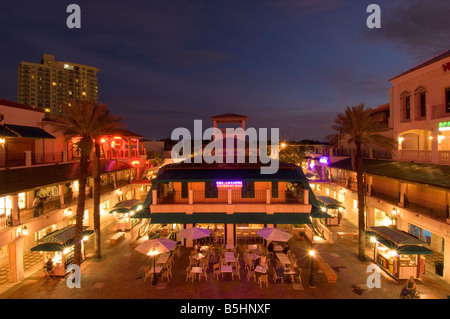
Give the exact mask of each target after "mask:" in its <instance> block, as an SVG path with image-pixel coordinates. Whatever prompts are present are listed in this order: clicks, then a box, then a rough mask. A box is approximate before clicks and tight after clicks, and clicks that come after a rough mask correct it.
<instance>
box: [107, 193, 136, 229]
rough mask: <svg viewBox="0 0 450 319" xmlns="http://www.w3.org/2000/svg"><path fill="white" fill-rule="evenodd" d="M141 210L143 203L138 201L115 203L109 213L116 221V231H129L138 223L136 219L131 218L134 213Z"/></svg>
mask: <svg viewBox="0 0 450 319" xmlns="http://www.w3.org/2000/svg"><path fill="white" fill-rule="evenodd" d="M142 208H143V202H142V201H140V200H138V199H130V200H126V201H123V202H120V203H117V204H116V205H115V206H114V207H113V208H112V209H111V210H110V213H111V214H113V215H114V217H115V219H116V226H117V230H120V231H126V230H130V229H131V228H133V227H134V226H136V224H137V223H138V222H139V220H138V219H136V218H131V217H132V216H133V215H134V214H135V213H137V212H138V211H140V210H141V209H142Z"/></svg>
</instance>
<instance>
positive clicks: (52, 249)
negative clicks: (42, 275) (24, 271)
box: [31, 225, 93, 277]
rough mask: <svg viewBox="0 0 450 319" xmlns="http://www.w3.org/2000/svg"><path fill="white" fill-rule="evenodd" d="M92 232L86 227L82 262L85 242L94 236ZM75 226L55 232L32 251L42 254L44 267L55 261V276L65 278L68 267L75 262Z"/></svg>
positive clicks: (82, 247) (39, 241)
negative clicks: (50, 261)
mask: <svg viewBox="0 0 450 319" xmlns="http://www.w3.org/2000/svg"><path fill="white" fill-rule="evenodd" d="M92 233H93V231H92V230H87V227H86V226H85V227H84V230H83V240H82V243H81V254H82V260H84V255H85V254H84V242H85V241H86V240H87V239H88V237H89V236H90V235H92ZM74 236H75V226H74V225H69V226H66V227H64V228H62V229H60V230H57V231H54V232H52V233H50V234H48V235H47V236H45V237H43V238H41V239H39V240H38V241H37V243H38V245H37V246H34V247H33V248H31V251H39V252H41V254H42V263H43V267H44V266H45V264H46V262H47V261H48V259H49V258H50V259H51V260H52V261H53V266H54V271H53V274H54V275H55V276H61V277H64V276H65V275H66V273H67V267H68V266H69V265H70V264H71V263H72V262H73V258H74V252H75V245H74Z"/></svg>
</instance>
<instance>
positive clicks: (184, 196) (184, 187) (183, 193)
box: [181, 182, 189, 198]
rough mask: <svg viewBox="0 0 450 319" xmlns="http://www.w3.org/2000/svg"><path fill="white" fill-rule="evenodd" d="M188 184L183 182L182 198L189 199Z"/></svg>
mask: <svg viewBox="0 0 450 319" xmlns="http://www.w3.org/2000/svg"><path fill="white" fill-rule="evenodd" d="M188 197H189V192H188V182H181V198H188Z"/></svg>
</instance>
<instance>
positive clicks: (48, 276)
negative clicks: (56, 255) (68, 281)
mask: <svg viewBox="0 0 450 319" xmlns="http://www.w3.org/2000/svg"><path fill="white" fill-rule="evenodd" d="M54 270H55V268H52V269H51V270H48V269H47V267H44V275H45V279H46V280H47V279H50V280H53V279H55V275H54V274H53V271H54Z"/></svg>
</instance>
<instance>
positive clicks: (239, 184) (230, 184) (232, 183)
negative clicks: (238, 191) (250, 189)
mask: <svg viewBox="0 0 450 319" xmlns="http://www.w3.org/2000/svg"><path fill="white" fill-rule="evenodd" d="M216 186H217V187H234V188H236V187H242V181H217V182H216Z"/></svg>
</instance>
